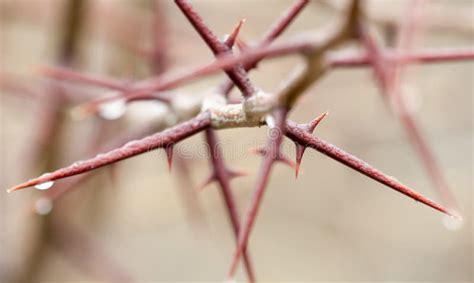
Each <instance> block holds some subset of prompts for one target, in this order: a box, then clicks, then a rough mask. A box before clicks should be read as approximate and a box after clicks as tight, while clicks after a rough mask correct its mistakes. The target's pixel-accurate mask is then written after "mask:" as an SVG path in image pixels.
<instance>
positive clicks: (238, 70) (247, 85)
mask: <svg viewBox="0 0 474 283" xmlns="http://www.w3.org/2000/svg"><path fill="white" fill-rule="evenodd" d="M175 3H176V5H178V7H179V8H180V9H181V11H182V12H183V14H184V15H185V16H186V18H187V19H188V20H189V22H190V23H191V24H192V25H193V27H194V29H195V30H196V31H197V32H198V33H199V35H200V36H201V37H202V39H203V40H204V41H205V42H206V44H207V45H208V46H209V48H210V49H211V50H212V52H213V53H214V55H215V56H221V55H226V54H231V53H232V52H231V49H230V48H229V47H228V46H227V45H226V44H225V43H223V42H221V41H220V40H219V38H217V36H215V35H214V33H212V31H211V30H210V29H209V27H208V26H207V25H206V24H205V23H204V21H203V20H202V18H201V17H200V16H199V14H198V13H197V12H196V11H195V10H194V8H193V7H192V6H191V4H189V3H188V2H187V1H186V0H175ZM224 71H225V72H226V74H227V75H228V76H229V78H230V79H231V80H232V81H233V82H234V83H235V85H236V86H237V87H238V88H239V89H240V91H241V92H242V95H243V96H244V97H248V96H251V95H253V94H254V93H255V92H256V91H257V89H256V88H255V87H254V86H253V84H252V83H251V82H250V80H249V78H248V76H247V73H246V71H245V69H244V67H243V65H242V64H241V63H238V64H236V65H235V66H233V67H231V68H226V69H224Z"/></svg>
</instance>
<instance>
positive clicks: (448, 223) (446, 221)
mask: <svg viewBox="0 0 474 283" xmlns="http://www.w3.org/2000/svg"><path fill="white" fill-rule="evenodd" d="M441 221H442V222H443V225H444V227H445V228H446V229H448V230H450V231H457V230H460V229H461V228H462V226H463V221H462V219H458V218H455V217H452V216H449V215H444V216H443V219H442V220H441Z"/></svg>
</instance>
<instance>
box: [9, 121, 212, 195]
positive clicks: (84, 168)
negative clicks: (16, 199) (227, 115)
mask: <svg viewBox="0 0 474 283" xmlns="http://www.w3.org/2000/svg"><path fill="white" fill-rule="evenodd" d="M210 124H211V119H210V115H209V113H208V112H203V113H201V114H199V115H198V116H196V117H195V118H193V119H191V120H189V121H186V122H183V123H181V124H178V125H176V126H174V127H172V128H169V129H167V130H165V131H163V132H160V133H157V134H154V135H151V136H148V137H146V138H144V139H141V140H136V141H131V142H129V143H127V144H125V145H124V146H122V147H120V148H117V149H114V150H112V151H109V152H107V153H105V154H99V155H97V156H96V157H94V158H91V159H88V160H86V161H83V162H76V163H73V164H72V165H70V166H68V167H64V168H62V169H59V170H57V171H54V172H52V173H46V174H43V175H42V176H40V177H38V178H34V179H31V180H29V181H27V182H25V183H23V184H20V185H18V186H15V187H13V188H11V189H9V190H8V192H13V191H16V190H19V189H23V188H27V187H30V186H37V185H40V186H41V185H48V186H49V187H50V186H51V185H52V184H51V183H50V182H52V181H55V180H57V179H62V178H66V177H70V176H74V175H78V174H82V173H85V172H88V171H91V170H94V169H97V168H100V167H103V166H106V165H109V164H112V163H115V162H117V161H120V160H123V159H127V158H130V157H132V156H136V155H139V154H142V153H145V152H148V151H151V150H153V149H156V148H160V147H165V146H168V145H170V144H175V143H177V142H179V141H181V140H183V139H185V138H187V137H190V136H192V135H194V134H196V133H198V132H200V131H202V130H204V129H205V128H207V127H209V125H210ZM44 187H47V186H44Z"/></svg>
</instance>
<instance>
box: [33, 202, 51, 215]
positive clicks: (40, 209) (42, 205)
mask: <svg viewBox="0 0 474 283" xmlns="http://www.w3.org/2000/svg"><path fill="white" fill-rule="evenodd" d="M51 210H53V202H52V201H51V200H50V199H47V198H39V199H38V200H36V202H35V212H36V213H37V214H39V215H46V214H48V213H50V212H51Z"/></svg>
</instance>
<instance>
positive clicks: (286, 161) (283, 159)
mask: <svg viewBox="0 0 474 283" xmlns="http://www.w3.org/2000/svg"><path fill="white" fill-rule="evenodd" d="M249 152H250V153H253V154H258V155H260V156H265V155H267V153H268V150H267V149H266V148H264V147H259V148H252V149H250V150H249ZM275 161H278V162H281V163H283V164H286V165H288V166H290V167H291V168H296V163H295V162H293V161H291V159H290V158H288V157H287V156H286V155H284V154H283V153H282V152H279V153H277V155H276V156H275Z"/></svg>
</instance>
